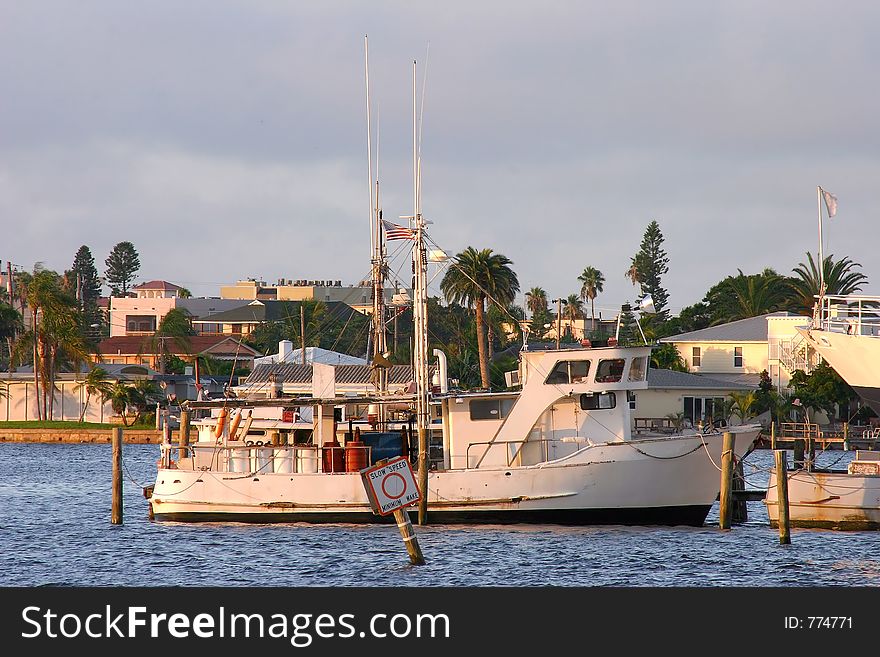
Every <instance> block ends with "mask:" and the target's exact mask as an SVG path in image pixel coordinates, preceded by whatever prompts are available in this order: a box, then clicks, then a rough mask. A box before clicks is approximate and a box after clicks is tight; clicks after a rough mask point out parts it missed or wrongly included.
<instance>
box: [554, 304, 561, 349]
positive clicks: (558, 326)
mask: <svg viewBox="0 0 880 657" xmlns="http://www.w3.org/2000/svg"><path fill="white" fill-rule="evenodd" d="M553 301H555V302H556V349H557V350H558V349H559V337H560V335H561V334H562V297H559V298H558V299H553Z"/></svg>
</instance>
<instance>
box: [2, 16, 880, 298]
mask: <svg viewBox="0 0 880 657" xmlns="http://www.w3.org/2000/svg"><path fill="white" fill-rule="evenodd" d="M878 34H880V5H878V4H877V3H876V2H867V1H866V2H843V3H828V2H804V1H798V2H772V3H768V2H744V1H737V2H705V1H698V2H670V1H667V2H662V3H659V2H648V1H641V2H621V1H619V0H616V1H614V2H548V1H546V0H542V1H541V2H533V3H531V2H530V3H522V2H510V1H509V0H508V1H504V2H501V1H498V2H473V1H471V2H450V1H449V0H444V2H442V3H413V2H369V3H366V2H327V1H325V0H322V1H321V2H317V1H316V2H287V1H279V2H271V1H268V0H248V1H244V0H242V1H240V2H236V1H233V0H205V1H200V2H196V1H192V2H186V1H183V0H178V1H176V2H162V1H158V0H151V1H150V2H118V1H116V0H113V1H107V2H97V1H89V0H79V1H77V2H72V1H67V2H61V1H58V2H47V1H41V0H33V1H29V2H23V1H11V0H5V1H3V2H2V3H0V90H2V95H0V98H2V100H0V221H2V238H0V259H2V260H3V266H4V268H5V264H6V261H7V260H11V261H12V262H13V263H15V264H17V265H20V266H22V267H24V268H26V269H31V268H32V267H33V265H34V263H35V262H36V261H42V262H43V263H44V264H45V266H47V267H49V268H51V269H56V270H59V271H61V270H64V269H65V268H69V267H70V265H71V263H72V261H73V256H74V254H75V253H76V250H77V249H78V247H79V246H80V245H81V244H86V245H88V246H89V247H90V248H91V250H92V253H93V254H94V256H95V260H96V263H97V266H98V269H99V272H100V273H101V274H103V272H104V269H105V265H104V260H105V258H106V257H107V254H108V253H109V251H110V249H111V248H112V247H113V245H114V244H116V243H117V242H119V241H122V240H129V241H131V242H133V243H134V245H135V247H136V248H137V250H138V252H139V253H140V260H141V270H140V272H139V275H138V281H144V280H151V279H165V280H168V281H171V282H174V283H177V284H180V285H183V286H185V287H187V288H189V289H190V290H191V291H192V292H193V293H194V294H195V295H206V296H216V295H217V294H218V293H219V286H220V285H222V284H227V283H231V282H233V281H235V280H236V279H239V278H247V277H255V278H262V279H264V280H266V281H267V282H274V281H275V280H276V279H278V278H279V277H284V278H292V279H297V278H306V279H340V280H342V281H343V283H345V284H349V283H355V282H357V281H358V280H360V279H362V278H365V277H368V276H369V258H370V230H369V186H368V180H369V178H368V171H367V156H366V117H365V100H364V96H365V94H364V35H368V36H369V44H370V69H371V84H372V91H373V94H372V98H373V105H374V119H375V118H376V115H378V121H377V122H376V123H377V124H378V130H379V139H378V144H379V160H380V178H381V186H382V205H383V208H384V212H385V218H386V219H389V218H390V219H392V220H396V218H397V217H398V216H400V215H407V214H411V212H412V173H411V162H412V151H411V149H412V145H411V138H412V123H411V114H412V109H411V98H412V61H413V60H414V59H415V60H418V73H419V87H420V88H419V95H421V93H422V91H421V85H422V83H423V76H425V75H426V83H425V95H424V98H425V104H424V123H423V128H422V130H423V132H422V135H423V143H422V161H423V164H422V171H423V172H422V185H423V200H422V209H423V212H424V214H425V215H426V217H427V218H428V219H430V220H431V221H433V222H434V223H433V225H431V226H430V234H431V237H432V238H433V240H434V241H435V242H437V243H438V244H439V245H441V246H442V247H443V248H444V249H446V250H447V251H448V252H449V253H450V254H454V253H457V252H459V251H461V250H462V249H464V248H466V247H467V246H474V247H476V248H492V249H494V250H495V251H497V252H500V253H503V254H504V255H506V256H508V257H509V258H510V259H511V260H512V261H513V263H514V265H513V266H514V269H515V270H516V272H517V274H518V276H519V280H520V285H521V288H522V291H523V292H525V291H526V290H528V289H529V288H531V287H533V286H541V287H543V288H544V289H546V290H547V292H548V295H549V296H550V298H552V297H554V296H557V295H563V296H566V295H568V294H571V293H575V292H578V291H579V289H580V283H579V282H578V281H577V276H578V275H579V274H580V273H581V272H582V271H583V269H584V267H587V266H594V267H597V268H598V269H599V270H601V271H602V272H603V273H604V274H605V278H606V284H605V291H604V293H603V294H601V295H600V296H599V298H598V299H597V304H598V305H599V306H601V307H602V308H605V309H610V308H612V307H615V306H619V304H620V303H622V302H623V301H627V300H630V299H632V298H633V296H634V288H633V287H632V286H631V284H630V283H629V281H628V280H627V279H625V278H624V272H625V271H626V269H627V268H628V265H629V262H630V257H631V256H632V255H633V254H634V253H635V252H636V250H637V249H638V246H639V242H640V241H641V238H642V234H643V233H644V230H645V227H646V226H647V225H648V223H649V222H650V221H651V220H656V221H657V222H658V223H659V225H660V228H661V230H662V232H663V235H664V236H665V238H666V241H665V243H664V245H663V246H664V248H665V249H666V251H667V252H668V255H669V260H670V262H669V273H668V274H667V275H666V276H665V277H664V279H663V283H664V285H665V287H666V288H667V290H668V292H669V305H670V307H671V309H672V310H673V312H677V311H678V310H680V309H681V308H682V307H684V306H687V305H690V304H692V303H695V302H697V301H699V300H700V299H701V298H702V296H703V295H704V293H705V292H706V290H707V289H708V288H709V287H710V286H711V285H713V284H714V283H716V282H717V281H719V280H720V279H722V278H724V277H725V276H727V275H730V274H736V272H737V269H742V270H743V272H745V273H747V274H748V273H756V272H758V271H760V270H762V269H763V268H764V267H766V266H772V267H774V268H775V269H776V270H777V271H779V272H780V273H784V274H788V273H790V272H791V269H792V268H793V267H794V266H796V265H797V264H798V263H799V262H801V261H803V260H804V259H805V253H806V252H807V251H813V252H815V251H816V250H817V249H818V221H819V220H818V210H817V198H816V187H817V185H821V186H822V187H823V188H824V189H827V190H829V191H831V192H832V193H834V194H836V195H837V197H838V199H839V207H838V212H837V215H836V216H835V217H834V218H833V219H831V220H828V219H827V218H826V219H825V221H824V222H823V233H824V237H825V246H824V250H825V255H828V254H834V256H835V257H840V256H843V255H847V256H849V257H851V258H852V259H853V260H854V261H856V262H858V263H861V265H862V271H863V272H864V273H865V274H866V275H867V276H868V278H869V280H870V281H871V285H870V286H869V287H868V288H867V289H865V290H864V291H865V292H869V293H880V265H878V259H877V257H876V253H877V252H878V245H880V239H878V238H880V222H878V220H877V219H876V213H877V210H878V208H880V185H878V184H877V181H878V180H880V159H878V154H880V148H878V146H880V144H878V142H880V131H878V129H877V124H878V121H880V102H878V98H880V89H878V78H877V67H878V63H880V39H878V38H877V35H878ZM374 147H375V144H374ZM393 244H395V246H396V245H397V244H399V243H393ZM438 280H439V279H438ZM438 280H435V282H434V284H433V288H434V289H435V290H436V288H437V282H438ZM520 301H521V297H520ZM609 312H610V311H609Z"/></svg>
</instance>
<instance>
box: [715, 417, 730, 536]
mask: <svg viewBox="0 0 880 657" xmlns="http://www.w3.org/2000/svg"><path fill="white" fill-rule="evenodd" d="M733 441H734V438H733V434H732V433H730V432H729V431H725V432H724V438H723V442H722V443H721V496H720V502H721V503H720V509H719V519H718V522H719V525H720V527H721V529H730V523H731V518H732V516H733V506H732V501H733V500H732V492H733V444H734V443H733Z"/></svg>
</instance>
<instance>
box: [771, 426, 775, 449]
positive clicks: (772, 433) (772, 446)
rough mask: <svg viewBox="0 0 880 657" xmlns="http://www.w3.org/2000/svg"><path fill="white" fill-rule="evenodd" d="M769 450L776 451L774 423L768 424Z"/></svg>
mask: <svg viewBox="0 0 880 657" xmlns="http://www.w3.org/2000/svg"><path fill="white" fill-rule="evenodd" d="M770 449H773V450H775V449H776V422H771V423H770Z"/></svg>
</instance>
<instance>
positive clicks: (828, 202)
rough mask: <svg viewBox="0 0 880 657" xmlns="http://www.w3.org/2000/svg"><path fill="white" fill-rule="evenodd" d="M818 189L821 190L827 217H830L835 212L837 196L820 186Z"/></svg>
mask: <svg viewBox="0 0 880 657" xmlns="http://www.w3.org/2000/svg"><path fill="white" fill-rule="evenodd" d="M819 189H820V190H821V191H822V198H824V199H825V208H826V209H827V210H828V218H829V219H830V218H831V217H833V216H834V215H835V213H836V212H837V197H836V196H835V195H834V194H832V193H831V192H826V191H825V190H824V189H822V188H821V187H820V188H819Z"/></svg>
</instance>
